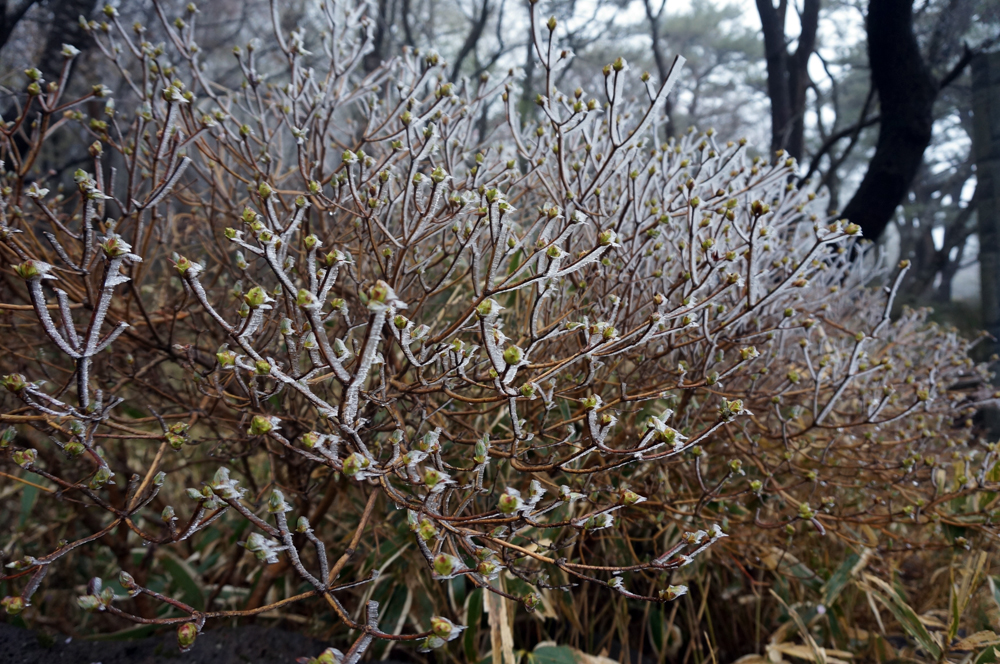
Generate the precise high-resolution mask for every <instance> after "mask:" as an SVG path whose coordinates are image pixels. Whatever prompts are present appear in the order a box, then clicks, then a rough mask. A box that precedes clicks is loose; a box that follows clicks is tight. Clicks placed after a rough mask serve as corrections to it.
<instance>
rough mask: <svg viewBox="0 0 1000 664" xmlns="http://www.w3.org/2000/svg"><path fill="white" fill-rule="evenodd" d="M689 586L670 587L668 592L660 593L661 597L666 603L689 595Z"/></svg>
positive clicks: (662, 591)
mask: <svg viewBox="0 0 1000 664" xmlns="http://www.w3.org/2000/svg"><path fill="white" fill-rule="evenodd" d="M687 591H688V589H687V586H668V587H667V589H666V590H661V591H660V592H659V597H660V599H661V600H663V601H664V602H670V601H672V600H675V599H677V598H678V597H681V596H682V595H686V594H687Z"/></svg>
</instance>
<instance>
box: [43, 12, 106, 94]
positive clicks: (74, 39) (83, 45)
mask: <svg viewBox="0 0 1000 664" xmlns="http://www.w3.org/2000/svg"><path fill="white" fill-rule="evenodd" d="M96 6H97V2H95V1H94V0H59V1H58V2H53V3H51V4H50V7H51V9H52V23H51V24H50V26H49V32H48V35H46V38H45V48H44V50H43V51H42V60H41V62H40V63H39V66H38V68H39V69H40V70H41V72H42V75H43V76H44V77H45V80H46V81H58V80H59V75H60V74H61V73H62V68H63V62H64V61H65V58H64V57H63V54H62V47H63V44H69V45H70V46H75V47H76V48H78V49H80V50H81V51H85V50H87V48H88V47H89V46H90V37H89V36H88V35H87V33H86V32H84V30H83V28H81V27H80V21H79V18H80V17H81V16H83V17H86V18H90V17H91V15H92V14H93V13H94V8H95V7H96ZM77 60H79V58H77Z"/></svg>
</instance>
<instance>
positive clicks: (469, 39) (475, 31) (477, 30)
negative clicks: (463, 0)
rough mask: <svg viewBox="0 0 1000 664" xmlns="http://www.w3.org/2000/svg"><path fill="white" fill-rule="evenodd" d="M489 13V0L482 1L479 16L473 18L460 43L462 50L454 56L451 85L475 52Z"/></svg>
mask: <svg viewBox="0 0 1000 664" xmlns="http://www.w3.org/2000/svg"><path fill="white" fill-rule="evenodd" d="M490 11H491V7H490V3H489V0H483V4H482V6H481V7H480V9H479V16H476V17H475V18H473V20H472V28H470V29H469V34H468V35H466V37H465V41H464V42H462V48H461V49H459V51H458V55H457V56H455V64H454V65H452V69H451V82H452V83H454V82H456V81H458V77H459V75H460V74H461V73H462V63H463V62H464V61H465V59H466V58H467V57H469V54H470V53H473V52H475V50H476V44H478V43H479V39H480V38H481V37H482V36H483V30H485V29H486V21H488V20H489V18H490Z"/></svg>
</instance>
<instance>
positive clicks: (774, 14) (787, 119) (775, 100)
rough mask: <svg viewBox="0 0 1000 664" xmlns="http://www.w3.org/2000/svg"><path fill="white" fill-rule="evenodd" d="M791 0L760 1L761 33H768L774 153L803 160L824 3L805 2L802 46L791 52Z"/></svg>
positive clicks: (817, 0)
mask: <svg viewBox="0 0 1000 664" xmlns="http://www.w3.org/2000/svg"><path fill="white" fill-rule="evenodd" d="M787 10H788V2H787V0H779V4H778V6H775V5H774V3H773V1H772V0H757V13H758V14H759V15H760V25H761V30H762V32H763V33H764V59H765V62H766V64H767V96H768V99H769V100H770V102H771V152H772V153H774V152H777V151H778V150H784V151H786V152H787V153H788V154H789V156H792V157H795V159H798V160H801V159H802V155H803V154H804V152H805V109H806V91H807V90H808V89H809V83H810V81H809V72H808V70H807V65H808V63H809V58H810V57H811V56H812V54H813V51H814V50H815V49H816V31H817V29H818V27H819V10H820V0H805V2H804V3H803V5H802V12H801V14H800V15H799V23H800V25H801V30H800V32H799V37H798V45H797V46H796V48H795V51H794V52H793V53H790V52H789V51H788V37H787V36H786V35H785V15H786V13H787Z"/></svg>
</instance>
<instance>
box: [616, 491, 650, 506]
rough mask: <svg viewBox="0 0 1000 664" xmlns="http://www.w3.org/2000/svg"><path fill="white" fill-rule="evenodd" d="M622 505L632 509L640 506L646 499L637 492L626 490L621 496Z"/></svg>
mask: <svg viewBox="0 0 1000 664" xmlns="http://www.w3.org/2000/svg"><path fill="white" fill-rule="evenodd" d="M621 499H622V504H623V505H626V506H629V507H631V506H632V505H638V504H639V503H642V502H645V501H646V498H645V497H643V496H640V495H639V494H637V493H636V492H635V491H629V490H627V489H626V490H625V491H622V494H621Z"/></svg>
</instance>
